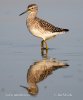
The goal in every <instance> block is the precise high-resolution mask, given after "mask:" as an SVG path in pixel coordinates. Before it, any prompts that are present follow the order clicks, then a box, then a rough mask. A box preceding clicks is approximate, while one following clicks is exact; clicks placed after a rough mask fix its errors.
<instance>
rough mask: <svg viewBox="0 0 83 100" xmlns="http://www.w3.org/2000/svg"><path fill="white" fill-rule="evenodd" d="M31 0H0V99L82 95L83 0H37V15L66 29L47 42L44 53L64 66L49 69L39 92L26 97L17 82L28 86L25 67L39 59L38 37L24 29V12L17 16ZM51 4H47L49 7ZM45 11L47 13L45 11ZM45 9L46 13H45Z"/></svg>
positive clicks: (70, 98) (69, 98)
mask: <svg viewBox="0 0 83 100" xmlns="http://www.w3.org/2000/svg"><path fill="white" fill-rule="evenodd" d="M31 2H32V1H29V2H27V1H21V0H18V1H17V0H14V1H11V0H7V1H5V0H3V1H1V2H0V99H2V100H5V99H6V100H7V99H8V100H9V99H12V100H13V99H14V100H15V99H25V100H27V99H29V100H32V99H37V100H39V99H40V100H42V99H49V100H50V99H57V100H60V99H61V100H74V99H75V100H78V99H80V100H81V99H82V98H83V95H82V94H83V43H82V40H83V34H82V32H83V28H82V27H83V23H82V22H83V20H82V19H83V13H82V8H83V1H82V0H70V1H66V0H62V1H61V0H55V1H45V0H42V1H37V0H35V2H37V4H38V5H39V11H40V12H39V16H40V17H42V18H44V19H46V20H48V21H49V22H51V23H53V24H54V25H58V26H60V27H64V28H69V30H70V32H68V33H67V34H65V35H60V36H57V37H56V38H54V39H52V40H49V41H47V43H48V45H49V47H50V49H49V50H48V56H49V57H50V58H56V59H58V60H62V61H63V62H66V63H68V64H69V65H70V66H69V67H68V68H66V69H59V70H56V71H53V74H52V75H50V76H49V77H48V78H46V79H45V80H43V81H42V82H40V83H38V87H39V93H38V95H37V96H35V97H34V96H30V95H29V94H28V93H27V91H26V90H25V89H23V88H21V87H20V85H23V86H28V84H27V70H28V69H29V67H30V65H32V64H33V63H34V62H36V61H39V60H42V56H41V50H40V43H41V40H40V39H37V38H35V37H33V36H32V35H31V34H30V33H29V32H28V31H27V28H26V25H25V19H26V14H25V15H23V16H22V17H19V16H18V15H19V14H20V13H21V12H23V11H24V10H25V9H26V6H27V5H28V4H30V3H31ZM50 6H51V7H50ZM48 11H49V12H48ZM47 12H48V13H47Z"/></svg>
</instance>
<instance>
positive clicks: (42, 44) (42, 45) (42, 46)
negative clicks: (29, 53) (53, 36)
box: [41, 40, 44, 49]
mask: <svg viewBox="0 0 83 100" xmlns="http://www.w3.org/2000/svg"><path fill="white" fill-rule="evenodd" d="M43 48H44V40H42V41H41V49H43Z"/></svg>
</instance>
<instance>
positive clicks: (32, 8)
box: [19, 4, 38, 16]
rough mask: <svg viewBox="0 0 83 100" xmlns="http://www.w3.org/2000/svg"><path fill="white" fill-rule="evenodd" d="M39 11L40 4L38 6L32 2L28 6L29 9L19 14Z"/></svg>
mask: <svg viewBox="0 0 83 100" xmlns="http://www.w3.org/2000/svg"><path fill="white" fill-rule="evenodd" d="M37 11H38V6H37V4H30V5H29V6H28V7H27V9H26V10H25V11H24V12H23V13H21V14H20V15H19V16H21V15H23V14H25V13H27V12H28V13H37Z"/></svg>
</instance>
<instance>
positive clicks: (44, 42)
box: [44, 41, 48, 50]
mask: <svg viewBox="0 0 83 100" xmlns="http://www.w3.org/2000/svg"><path fill="white" fill-rule="evenodd" d="M44 43H45V46H46V49H47V50H48V45H47V43H46V41H44Z"/></svg>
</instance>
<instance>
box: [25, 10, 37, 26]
mask: <svg viewBox="0 0 83 100" xmlns="http://www.w3.org/2000/svg"><path fill="white" fill-rule="evenodd" d="M36 16H37V13H36V12H31V13H29V14H28V17H27V20H26V24H27V25H28V26H32V25H33V23H34V21H35V18H36Z"/></svg>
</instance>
